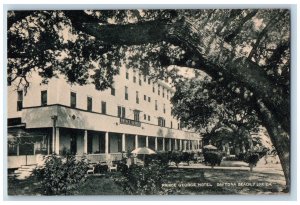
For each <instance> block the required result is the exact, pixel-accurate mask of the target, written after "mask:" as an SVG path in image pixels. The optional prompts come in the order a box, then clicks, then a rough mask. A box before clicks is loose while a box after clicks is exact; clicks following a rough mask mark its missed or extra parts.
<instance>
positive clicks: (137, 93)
mask: <svg viewBox="0 0 300 205" xmlns="http://www.w3.org/2000/svg"><path fill="white" fill-rule="evenodd" d="M136 103H137V104H139V103H140V99H139V91H136Z"/></svg>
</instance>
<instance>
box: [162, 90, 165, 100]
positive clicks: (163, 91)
mask: <svg viewBox="0 0 300 205" xmlns="http://www.w3.org/2000/svg"><path fill="white" fill-rule="evenodd" d="M162 96H163V98H164V97H165V89H164V88H163V90H162Z"/></svg>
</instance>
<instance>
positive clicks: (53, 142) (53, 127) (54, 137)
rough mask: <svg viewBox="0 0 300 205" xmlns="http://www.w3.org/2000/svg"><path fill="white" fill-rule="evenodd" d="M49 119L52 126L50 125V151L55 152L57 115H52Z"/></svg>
mask: <svg viewBox="0 0 300 205" xmlns="http://www.w3.org/2000/svg"><path fill="white" fill-rule="evenodd" d="M51 119H52V121H53V126H52V153H55V140H56V132H55V128H56V121H57V115H52V116H51Z"/></svg>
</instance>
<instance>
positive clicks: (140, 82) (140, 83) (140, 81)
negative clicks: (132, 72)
mask: <svg viewBox="0 0 300 205" xmlns="http://www.w3.org/2000/svg"><path fill="white" fill-rule="evenodd" d="M141 78H142V76H141V74H139V85H142V79H141Z"/></svg>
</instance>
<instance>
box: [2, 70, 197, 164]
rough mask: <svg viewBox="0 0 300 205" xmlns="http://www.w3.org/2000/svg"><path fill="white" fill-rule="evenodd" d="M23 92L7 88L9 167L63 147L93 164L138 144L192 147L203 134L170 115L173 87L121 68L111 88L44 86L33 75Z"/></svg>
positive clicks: (32, 161)
mask: <svg viewBox="0 0 300 205" xmlns="http://www.w3.org/2000/svg"><path fill="white" fill-rule="evenodd" d="M32 79H34V80H32V81H31V84H30V87H29V88H28V91H27V93H26V95H25V92H24V91H23V90H16V86H15V85H13V84H12V85H10V86H8V103H7V107H8V167H9V168H16V167H19V166H21V165H25V164H35V163H36V156H37V155H39V154H42V155H48V154H51V153H56V154H62V153H63V152H64V151H68V152H71V153H72V154H75V155H77V156H81V155H86V156H87V158H88V159H89V160H91V161H93V162H99V161H104V160H105V159H106V157H107V156H108V155H109V156H110V157H113V159H114V160H119V159H121V156H122V154H121V153H122V152H127V151H132V150H133V149H135V148H137V147H149V148H151V149H153V150H156V151H171V150H182V151H197V150H198V149H200V148H201V144H202V140H201V139H202V138H201V136H200V135H199V134H198V133H195V132H193V131H191V130H186V129H184V128H181V127H180V123H179V121H178V120H176V119H175V118H174V117H173V116H172V114H171V108H172V104H171V103H170V98H171V96H172V95H173V94H174V90H173V89H172V88H171V87H170V86H169V85H168V84H167V83H165V82H163V81H157V82H154V81H153V80H151V79H149V78H148V77H147V76H143V75H141V74H140V73H139V71H135V70H133V69H127V68H126V67H125V66H123V67H122V68H121V69H120V73H119V74H118V75H116V76H115V77H114V81H115V83H114V86H113V89H111V88H108V89H106V90H104V91H98V90H96V89H95V87H94V85H93V84H89V85H84V86H80V85H70V84H68V83H67V82H66V80H65V79H64V77H60V78H52V79H50V80H49V83H48V84H41V79H40V78H39V77H38V76H36V75H34V74H33V77H32Z"/></svg>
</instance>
